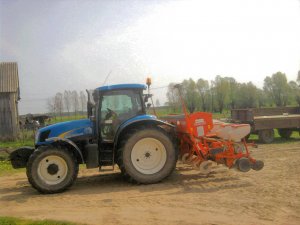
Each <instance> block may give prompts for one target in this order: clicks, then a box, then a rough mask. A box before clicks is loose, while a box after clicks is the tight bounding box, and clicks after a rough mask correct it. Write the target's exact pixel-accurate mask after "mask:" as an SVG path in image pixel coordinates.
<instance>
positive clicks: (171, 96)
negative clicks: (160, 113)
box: [167, 83, 180, 112]
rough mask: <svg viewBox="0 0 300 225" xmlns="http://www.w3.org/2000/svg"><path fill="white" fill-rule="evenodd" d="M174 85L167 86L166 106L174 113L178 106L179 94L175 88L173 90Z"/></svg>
mask: <svg viewBox="0 0 300 225" xmlns="http://www.w3.org/2000/svg"><path fill="white" fill-rule="evenodd" d="M174 85H175V83H170V84H169V85H168V91H167V99H168V102H167V105H168V106H170V107H171V108H172V111H173V112H176V109H177V107H178V106H179V105H180V99H179V93H178V90H177V88H174Z"/></svg>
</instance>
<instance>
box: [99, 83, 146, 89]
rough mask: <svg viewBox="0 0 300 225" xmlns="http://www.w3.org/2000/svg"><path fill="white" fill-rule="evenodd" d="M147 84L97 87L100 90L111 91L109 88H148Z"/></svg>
mask: <svg viewBox="0 0 300 225" xmlns="http://www.w3.org/2000/svg"><path fill="white" fill-rule="evenodd" d="M146 88H147V86H146V85H145V84H115V85H108V86H102V87H98V88H96V90H98V91H109V90H119V89H144V90H145V89H146Z"/></svg>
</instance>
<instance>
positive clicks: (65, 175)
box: [26, 146, 79, 194]
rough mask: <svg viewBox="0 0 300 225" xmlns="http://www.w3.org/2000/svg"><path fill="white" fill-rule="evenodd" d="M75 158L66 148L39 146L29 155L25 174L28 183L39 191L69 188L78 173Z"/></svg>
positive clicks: (52, 191) (56, 190)
mask: <svg viewBox="0 0 300 225" xmlns="http://www.w3.org/2000/svg"><path fill="white" fill-rule="evenodd" d="M78 169H79V167H78V164H77V160H76V158H75V157H74V155H73V154H72V153H70V152H69V151H67V150H66V149H62V148H56V147H52V146H45V147H39V148H38V149H37V150H35V151H34V152H33V154H32V155H31V156H30V158H29V161H28V163H27V168H26V174H27V177H28V181H29V183H30V184H31V185H32V186H33V187H34V188H35V189H37V190H38V191H39V192H41V193H48V194H51V193H58V192H62V191H64V190H66V189H67V188H69V187H70V186H71V185H72V184H73V182H74V181H75V179H76V178H77V174H78Z"/></svg>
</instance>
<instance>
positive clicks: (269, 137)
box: [258, 129, 274, 144]
mask: <svg viewBox="0 0 300 225" xmlns="http://www.w3.org/2000/svg"><path fill="white" fill-rule="evenodd" d="M258 137H259V141H260V142H262V143H265V144H269V143H271V142H273V141H274V130H273V129H268V130H260V131H258Z"/></svg>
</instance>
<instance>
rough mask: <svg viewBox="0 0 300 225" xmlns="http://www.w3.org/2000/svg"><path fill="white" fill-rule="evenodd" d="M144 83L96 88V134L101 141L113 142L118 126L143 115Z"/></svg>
mask: <svg viewBox="0 0 300 225" xmlns="http://www.w3.org/2000/svg"><path fill="white" fill-rule="evenodd" d="M145 89H146V86H145V85H141V84H126V85H125V84H124V85H111V86H104V87H100V88H97V89H96V90H95V92H94V97H95V99H96V104H95V111H96V121H97V126H96V127H97V131H98V133H97V135H98V137H99V138H100V140H101V142H111V143H112V142H113V140H114V137H115V134H116V132H117V130H118V128H119V126H120V125H121V124H122V123H124V122H125V121H127V120H129V119H131V118H134V117H136V116H140V115H145V114H146V110H145V104H144V102H143V90H145Z"/></svg>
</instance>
